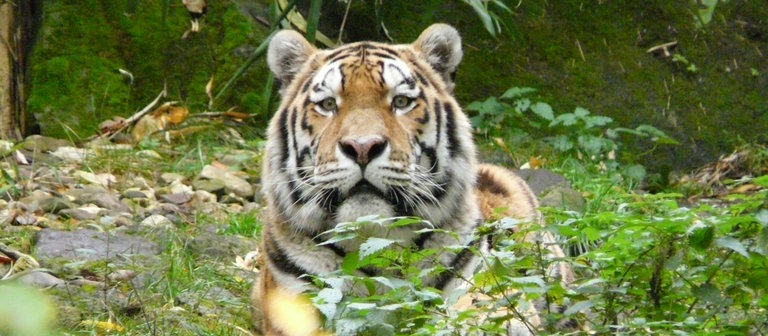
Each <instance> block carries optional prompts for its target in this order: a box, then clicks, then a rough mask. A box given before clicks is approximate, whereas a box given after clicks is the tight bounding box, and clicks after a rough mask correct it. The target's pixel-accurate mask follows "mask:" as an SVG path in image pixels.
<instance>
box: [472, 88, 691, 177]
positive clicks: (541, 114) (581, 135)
mask: <svg viewBox="0 0 768 336" xmlns="http://www.w3.org/2000/svg"><path fill="white" fill-rule="evenodd" d="M534 92H536V90H535V89H532V88H528V87H513V88H511V89H509V90H507V91H506V92H504V93H503V94H502V95H501V96H499V97H498V98H496V97H489V98H488V99H486V100H485V101H482V102H480V101H476V102H472V103H470V104H469V105H468V106H467V108H466V109H467V110H468V111H472V112H475V115H474V116H473V117H472V118H471V121H472V124H473V125H474V126H475V127H476V128H478V129H479V130H480V131H481V132H483V133H485V134H487V135H489V136H491V137H502V138H504V139H507V142H512V143H513V144H514V145H520V144H522V143H525V142H531V141H533V140H532V139H533V137H534V136H537V137H538V136H540V137H539V138H540V139H541V141H543V142H544V143H546V144H547V145H548V146H550V147H551V148H553V149H554V150H555V151H556V152H558V153H562V154H566V155H568V156H571V157H576V158H579V159H583V160H585V161H587V162H592V163H599V164H601V165H602V166H603V168H607V169H610V170H615V169H617V168H618V167H619V164H618V162H617V152H618V151H619V149H620V145H621V139H620V136H621V135H631V136H636V137H641V138H647V139H649V140H650V141H652V142H654V143H656V144H676V143H677V142H676V141H675V140H674V139H672V138H670V137H669V136H667V135H666V133H664V132H663V131H661V130H660V129H658V128H656V127H653V126H650V125H640V126H637V127H636V128H634V129H630V128H624V127H610V125H611V124H612V123H613V119H611V118H609V117H605V116H600V115H593V114H591V113H590V112H589V111H588V110H587V109H585V108H582V107H577V108H576V109H575V110H574V111H573V112H571V113H562V114H556V113H555V112H554V110H553V108H552V106H551V105H549V104H547V103H545V102H534V101H533V100H532V99H531V98H528V97H527V96H528V95H529V94H531V93H534ZM534 132H535V133H536V134H534ZM625 174H627V175H628V176H631V177H633V178H636V179H642V177H643V176H644V169H642V167H641V166H637V165H634V166H626V167H625Z"/></svg>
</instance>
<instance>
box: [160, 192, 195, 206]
mask: <svg viewBox="0 0 768 336" xmlns="http://www.w3.org/2000/svg"><path fill="white" fill-rule="evenodd" d="M191 199H192V195H190V194H167V195H160V200H162V201H164V202H168V203H171V204H184V203H187V202H189V201H190V200H191Z"/></svg>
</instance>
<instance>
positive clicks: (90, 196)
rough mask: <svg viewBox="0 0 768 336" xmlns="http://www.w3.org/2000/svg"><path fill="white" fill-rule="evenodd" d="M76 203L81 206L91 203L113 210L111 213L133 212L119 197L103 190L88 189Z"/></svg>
mask: <svg viewBox="0 0 768 336" xmlns="http://www.w3.org/2000/svg"><path fill="white" fill-rule="evenodd" d="M76 202H77V203H80V204H89V203H91V204H95V205H96V206H99V207H101V208H104V209H107V210H111V211H118V212H130V211H131V209H130V208H128V206H127V205H125V204H124V203H122V202H120V199H119V198H118V197H117V195H115V194H112V193H110V192H108V191H106V190H103V189H98V188H92V189H88V190H86V191H85V192H83V193H80V195H79V197H78V198H77V201H76Z"/></svg>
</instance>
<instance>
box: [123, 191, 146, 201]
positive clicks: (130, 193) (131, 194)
mask: <svg viewBox="0 0 768 336" xmlns="http://www.w3.org/2000/svg"><path fill="white" fill-rule="evenodd" d="M123 197H124V198H128V199H135V198H148V197H147V194H146V193H144V192H143V191H141V190H136V189H129V190H126V191H124V192H123Z"/></svg>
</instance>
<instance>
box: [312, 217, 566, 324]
mask: <svg viewBox="0 0 768 336" xmlns="http://www.w3.org/2000/svg"><path fill="white" fill-rule="evenodd" d="M417 223H421V220H420V219H417V218H394V219H391V218H390V219H381V218H378V217H366V218H361V219H359V220H358V221H357V222H354V223H342V224H339V225H338V226H336V227H335V228H334V229H332V230H330V231H329V232H326V233H327V234H332V237H331V238H330V239H329V240H328V241H326V242H325V243H324V244H330V243H335V242H339V241H344V240H350V239H354V240H356V241H358V242H361V243H360V250H359V252H354V253H348V254H347V255H346V256H345V258H344V261H343V263H342V266H341V269H340V270H339V271H337V272H335V273H332V274H324V275H320V276H316V277H315V278H314V281H315V284H316V285H318V288H319V289H318V290H317V291H316V292H315V293H313V296H312V301H313V302H314V304H315V306H316V307H317V308H318V309H319V310H320V311H321V312H322V314H323V315H324V316H325V317H326V321H327V322H326V324H327V325H326V326H327V327H328V328H329V329H332V330H334V332H336V333H337V334H340V335H355V334H358V335H359V334H363V335H370V334H377V335H441V334H454V333H459V332H468V333H478V332H483V333H486V334H498V333H500V332H502V330H503V326H504V324H505V323H509V322H511V321H513V320H518V321H519V320H521V318H520V317H521V314H522V312H525V311H526V310H527V309H528V308H529V307H530V305H531V304H532V302H533V301H532V300H543V298H544V297H547V299H548V302H561V301H562V299H563V294H564V290H563V288H561V287H560V286H559V284H557V283H556V281H553V279H548V278H547V277H546V276H545V275H544V273H545V272H544V271H543V270H545V269H546V266H547V265H548V263H549V262H551V260H550V258H549V257H548V256H547V255H546V254H544V253H543V252H542V251H541V250H539V249H537V247H536V246H534V245H533V244H530V243H523V242H522V237H523V236H524V235H525V234H527V233H530V231H529V230H521V231H520V232H517V233H514V234H513V233H511V232H512V229H513V228H519V227H522V225H520V224H521V223H519V222H518V221H514V220H510V219H505V220H502V221H499V222H495V223H490V224H488V225H486V226H484V227H483V228H481V229H480V230H478V232H480V233H478V234H479V235H480V236H482V238H478V239H487V238H486V235H490V236H491V237H493V239H492V240H493V252H491V253H488V254H482V255H481V257H482V263H483V264H484V266H483V267H482V271H480V272H478V273H477V274H475V276H474V279H473V280H472V283H474V285H473V286H468V287H467V288H463V289H460V290H457V291H455V292H453V293H450V295H448V296H446V297H443V296H442V295H441V293H440V291H438V290H437V289H434V288H431V287H428V286H425V285H424V283H423V282H422V280H423V279H424V278H425V277H426V276H428V275H434V274H437V273H440V272H443V271H449V270H446V269H445V268H444V267H442V266H439V265H438V264H436V263H434V262H430V265H435V266H433V267H428V268H423V267H419V265H423V264H424V263H425V262H429V260H431V259H430V258H431V257H432V256H434V255H435V253H437V252H438V249H424V250H419V251H415V250H413V249H411V248H410V247H409V246H408V245H404V244H403V242H402V241H400V240H396V239H390V238H387V237H386V235H385V237H379V236H367V235H365V234H361V233H362V232H366V231H367V230H366V227H367V226H383V227H385V228H388V229H392V228H395V227H404V226H409V225H414V224H417ZM426 232H442V231H440V230H437V229H423V230H420V231H418V233H426ZM455 248H458V247H451V246H446V247H443V248H442V249H448V250H451V249H455ZM474 253H480V252H479V251H474ZM370 269H376V270H381V273H380V274H378V275H377V276H365V275H362V274H364V273H366V271H368V270H370ZM468 293H476V294H481V295H479V296H477V300H476V302H475V304H474V305H473V306H471V307H468V308H466V309H458V310H457V309H455V308H454V307H453V305H454V304H455V303H456V301H457V300H458V299H459V298H460V297H461V296H463V295H466V294H468ZM499 312H501V313H499ZM573 313H575V311H574V312H573ZM492 314H497V315H496V316H495V317H494V318H486V317H488V316H490V315H492ZM549 316H551V317H552V323H553V324H554V321H555V320H556V319H557V318H556V317H557V316H560V315H558V314H557V313H555V312H551V315H549ZM522 321H524V322H523V323H527V321H526V320H525V318H522Z"/></svg>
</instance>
